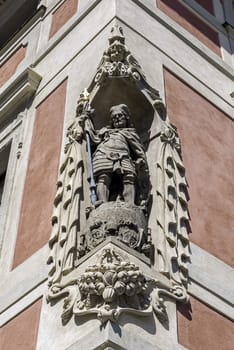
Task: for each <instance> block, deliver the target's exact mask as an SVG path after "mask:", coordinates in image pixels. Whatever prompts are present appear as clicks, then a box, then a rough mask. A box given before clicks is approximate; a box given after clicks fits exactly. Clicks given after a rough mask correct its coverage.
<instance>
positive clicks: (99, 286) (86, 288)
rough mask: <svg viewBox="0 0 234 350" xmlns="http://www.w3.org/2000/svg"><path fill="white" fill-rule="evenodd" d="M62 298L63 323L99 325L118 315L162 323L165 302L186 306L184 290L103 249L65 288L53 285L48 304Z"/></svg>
mask: <svg viewBox="0 0 234 350" xmlns="http://www.w3.org/2000/svg"><path fill="white" fill-rule="evenodd" d="M62 298H64V304H63V311H62V315H61V318H62V322H63V323H64V324H65V323H67V322H68V321H69V320H70V318H71V317H72V316H74V317H78V318H80V317H82V316H87V315H93V316H95V317H96V318H97V319H98V320H99V321H100V322H101V324H103V325H104V324H105V323H106V322H107V321H112V322H118V318H119V317H120V315H121V314H133V315H137V316H139V317H144V316H150V315H152V314H153V313H154V314H155V315H156V316H157V317H158V319H159V320H160V321H161V322H165V321H167V320H168V316H167V309H166V306H165V298H169V299H173V300H176V301H180V302H187V301H188V295H187V292H186V289H185V288H184V287H183V286H181V285H173V284H169V283H165V282H163V280H157V279H155V278H152V277H150V276H147V275H146V274H145V273H143V272H142V271H141V270H140V268H139V267H138V266H137V265H136V264H135V263H132V262H130V261H129V259H126V257H125V258H123V257H122V256H121V255H120V254H119V252H117V250H116V249H115V248H112V247H111V246H109V247H108V248H104V249H103V250H102V252H101V255H100V257H99V259H98V261H97V263H96V264H93V265H89V266H88V267H87V268H86V269H85V271H84V272H83V273H81V274H80V275H79V276H78V277H77V278H73V279H72V280H70V281H69V282H68V283H66V284H59V283H57V284H52V285H51V287H50V289H49V292H48V294H47V300H48V301H50V302H51V301H53V300H54V301H58V300H60V299H62Z"/></svg>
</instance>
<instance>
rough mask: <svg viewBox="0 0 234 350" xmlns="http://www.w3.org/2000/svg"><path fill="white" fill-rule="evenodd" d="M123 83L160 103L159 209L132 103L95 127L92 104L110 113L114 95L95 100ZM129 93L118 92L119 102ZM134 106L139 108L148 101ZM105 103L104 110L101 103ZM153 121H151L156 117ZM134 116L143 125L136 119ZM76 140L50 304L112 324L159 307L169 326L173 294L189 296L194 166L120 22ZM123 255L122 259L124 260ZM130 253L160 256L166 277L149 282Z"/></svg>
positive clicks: (66, 175)
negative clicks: (188, 167)
mask: <svg viewBox="0 0 234 350" xmlns="http://www.w3.org/2000/svg"><path fill="white" fill-rule="evenodd" d="M116 79H118V82H119V81H121V80H122V81H123V82H124V86H126V85H127V86H128V88H129V92H130V89H133V90H132V91H135V90H136V89H137V90H139V91H140V92H141V93H142V94H143V95H144V96H145V98H146V99H147V101H148V103H150V104H151V106H152V108H153V110H154V117H155V118H156V120H157V130H158V131H157V133H155V135H154V139H152V137H151V139H150V140H148V141H150V142H153V144H154V145H155V146H154V147H153V148H151V149H149V154H150V155H151V161H152V168H151V171H152V173H151V179H152V186H153V189H154V190H153V191H152V194H151V198H150V199H151V201H150V203H151V204H152V203H153V205H152V206H151V207H150V205H148V202H149V194H150V189H151V183H150V179H149V170H148V165H147V160H146V154H145V150H144V146H143V144H142V142H141V139H140V136H139V135H138V133H137V131H136V129H135V128H134V127H133V126H132V124H131V123H130V111H129V109H128V106H127V105H126V104H118V105H115V106H112V107H110V123H109V125H105V126H104V127H103V128H101V129H100V130H96V129H95V127H94V124H93V116H94V110H93V109H92V108H91V106H90V104H89V102H90V103H91V104H94V103H96V108H97V110H99V113H100V114H101V113H102V112H100V111H104V110H105V108H106V106H107V103H108V101H109V100H108V96H110V95H107V97H106V99H105V96H104V97H102V98H100V96H99V99H96V102H95V96H96V97H97V92H98V91H99V92H100V91H101V90H102V89H103V91H104V92H106V89H107V88H108V86H109V87H110V88H111V89H112V90H111V94H112V93H115V90H113V86H114V87H115V89H116V88H117V87H118V88H119V87H120V86H121V85H118V84H117V85H111V84H112V83H113V81H117V80H116ZM104 86H105V89H104ZM124 92H125V91H121V93H120V94H117V95H116V96H118V98H119V100H120V101H119V102H121V96H123V94H124ZM134 96H135V95H134ZM129 97H131V94H130V93H129ZM103 98H104V100H103ZM123 100H125V101H129V104H130V101H131V99H130V98H129V99H126V98H125V96H123ZM123 100H122V101H123ZM98 101H99V102H98ZM134 101H136V106H137V105H138V106H139V101H137V99H134ZM102 102H104V103H103V106H102V105H98V104H97V103H100V104H101V103H102ZM109 104H110V105H111V103H110V102H109ZM136 108H138V107H136ZM135 110H136V111H138V109H135ZM99 117H102V118H100V120H99V122H100V121H101V120H103V119H104V116H103V115H98V116H97V118H99ZM144 117H145V119H144V120H147V118H149V116H148V115H147V114H145V115H144ZM159 117H160V118H159ZM132 120H138V119H137V118H136V115H133V116H132ZM67 137H68V143H67V145H66V147H65V154H64V160H63V162H62V164H61V167H60V171H59V178H58V182H57V192H56V195H55V199H54V210H53V216H52V226H53V228H52V232H51V237H50V240H49V247H50V254H49V257H48V260H47V263H48V265H49V266H50V270H49V291H48V296H47V298H48V300H49V301H52V300H59V299H60V298H64V306H63V313H62V319H63V321H64V320H68V319H69V318H70V317H71V316H72V315H75V316H79V317H81V316H82V315H87V314H89V313H93V314H96V315H97V318H98V319H100V321H101V322H102V323H105V322H106V321H107V320H111V321H116V320H117V318H118V315H120V314H121V313H122V312H124V313H125V312H130V313H133V314H138V315H142V316H143V315H145V316H147V315H150V314H151V313H152V310H154V312H155V314H156V315H157V316H158V317H159V318H161V319H165V320H166V316H167V312H166V307H165V304H164V298H165V296H166V297H167V298H172V299H174V300H177V301H181V302H187V300H188V295H187V283H188V267H187V263H188V261H189V256H190V251H189V237H188V233H189V213H188V203H187V202H188V197H187V182H186V178H185V168H184V165H183V161H182V158H181V148H180V142H179V137H178V134H177V130H176V128H175V127H174V126H173V125H172V124H171V123H170V122H169V119H168V118H167V116H166V108H165V106H164V104H163V103H162V100H161V98H160V95H159V92H158V91H157V90H155V89H153V88H152V87H151V86H150V85H149V84H148V83H147V81H146V78H145V76H144V74H143V71H142V69H141V67H140V65H139V63H138V62H137V60H136V59H135V58H134V56H133V55H132V54H131V52H130V51H129V50H128V49H127V47H126V46H125V38H124V36H123V31H122V29H121V28H120V27H119V26H116V27H114V28H113V29H112V32H111V38H110V39H109V48H108V49H107V50H106V51H105V52H104V55H103V58H102V60H101V62H100V64H99V66H98V69H97V72H96V74H95V76H94V78H93V80H92V82H91V84H90V86H89V87H88V89H84V91H83V92H82V93H81V95H80V98H79V100H78V105H77V110H76V116H75V118H74V120H73V122H72V124H71V125H70V126H69V128H68V130H67ZM156 146H157V147H156ZM150 152H151V153H150ZM154 159H155V161H154ZM87 179H88V180H89V187H90V192H89V191H88V182H87ZM148 218H150V221H149V222H150V224H151V223H155V225H154V226H153V228H152V237H151V229H150V228H149V227H148ZM107 245H108V246H107ZM116 247H117V249H118V252H117V250H116ZM99 249H100V250H101V255H100V256H99ZM122 251H123V256H122V254H119V252H122ZM95 254H96V255H95ZM84 255H86V257H87V259H89V258H90V257H93V256H96V257H98V256H99V258H98V261H97V262H96V263H95V265H93V263H92V265H88V267H86V268H85V269H82V268H81V269H79V268H78V267H79V266H80V264H83V263H84V261H86V260H85V259H83V257H84ZM130 255H131V256H132V257H133V256H134V261H135V260H136V259H138V258H137V257H140V258H139V259H138V262H139V263H140V260H141V261H144V262H146V264H147V261H148V264H149V263H150V259H148V258H152V262H154V264H155V268H156V270H157V271H158V272H159V273H160V274H158V276H157V278H156V279H154V280H153V279H151V278H150V279H148V277H146V276H145V275H144V274H143V272H141V270H140V269H139V267H138V266H137V265H135V263H134V264H133V263H131V259H130V260H129V258H128V256H130ZM82 259H83V262H82ZM141 265H142V262H141ZM145 266H146V265H145ZM144 268H145V267H144ZM152 271H153V270H152ZM161 275H164V276H161Z"/></svg>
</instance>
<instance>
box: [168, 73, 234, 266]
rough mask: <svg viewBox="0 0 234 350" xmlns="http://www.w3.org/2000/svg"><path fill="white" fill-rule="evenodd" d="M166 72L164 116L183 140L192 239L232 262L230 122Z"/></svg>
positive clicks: (232, 144) (233, 140)
mask: <svg viewBox="0 0 234 350" xmlns="http://www.w3.org/2000/svg"><path fill="white" fill-rule="evenodd" d="M164 74H165V90H166V101H167V109H168V115H169V118H170V120H171V122H172V123H173V124H175V125H176V126H177V128H178V132H179V136H180V138H181V141H182V155H183V159H184V163H185V166H186V174H187V176H186V177H187V180H188V184H189V195H190V202H189V209H190V215H191V228H192V234H191V236H190V239H191V240H192V241H193V242H194V243H196V244H197V245H198V246H200V247H201V248H203V249H205V250H207V251H208V252H210V253H211V254H213V255H215V256H216V257H217V258H219V259H221V260H223V261H224V262H225V263H227V264H229V265H232V264H233V235H232V234H231V233H232V232H233V222H234V217H233V198H234V184H233V174H234V164H233V150H234V138H233V122H232V121H231V119H229V118H228V117H227V116H226V115H225V114H224V113H223V112H221V111H220V110H219V109H218V108H216V107H215V106H214V105H212V104H211V103H210V102H209V101H207V100H206V99H205V98H203V97H202V96H201V95H200V94H199V93H197V92H195V91H194V90H193V89H192V88H191V87H189V86H188V85H186V84H185V83H184V82H182V81H181V80H180V79H178V78H177V77H176V76H175V75H173V74H172V73H170V72H169V71H167V70H164ZM175 92H176V93H175Z"/></svg>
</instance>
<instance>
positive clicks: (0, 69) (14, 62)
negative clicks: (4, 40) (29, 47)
mask: <svg viewBox="0 0 234 350" xmlns="http://www.w3.org/2000/svg"><path fill="white" fill-rule="evenodd" d="M25 54H26V46H22V45H21V46H20V47H19V48H18V49H17V50H16V51H15V52H14V53H13V54H12V55H11V56H10V57H9V58H8V60H7V61H5V62H4V63H3V64H2V65H1V66H0V87H2V86H3V85H4V84H5V83H6V82H7V80H8V79H10V77H11V76H12V75H13V74H14V73H15V72H16V69H17V67H18V65H19V64H20V63H21V62H22V61H23V59H24V57H25Z"/></svg>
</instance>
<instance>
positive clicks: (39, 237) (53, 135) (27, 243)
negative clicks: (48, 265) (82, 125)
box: [13, 81, 66, 267]
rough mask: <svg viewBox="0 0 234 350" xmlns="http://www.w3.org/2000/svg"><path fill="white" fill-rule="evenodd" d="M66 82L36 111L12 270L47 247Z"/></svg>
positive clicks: (60, 139)
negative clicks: (40, 249)
mask: <svg viewBox="0 0 234 350" xmlns="http://www.w3.org/2000/svg"><path fill="white" fill-rule="evenodd" d="M65 100H66V81H64V82H63V83H62V84H61V85H60V86H58V87H57V88H56V90H54V91H53V92H52V93H51V94H50V95H49V96H48V97H47V98H46V99H45V100H44V101H43V102H42V103H41V104H40V105H39V106H38V108H37V111H36V119H35V125H34V130H33V136H32V144H31V150H30V157H29V164H28V170H27V175H26V180H25V186H24V195H23V201H22V207H21V213H20V223H19V229H18V236H17V241H16V247H15V255H14V263H13V267H15V266H17V265H18V264H20V263H21V262H23V261H24V260H25V259H26V258H28V257H29V256H31V255H32V254H33V253H34V252H36V251H37V250H38V249H39V248H41V247H42V246H43V245H44V244H46V243H47V241H48V238H49V235H50V231H51V215H52V208H53V200H54V195H55V192H56V181H57V174H58V165H59V156H60V149H61V141H62V130H63V118H64V108H65Z"/></svg>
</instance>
